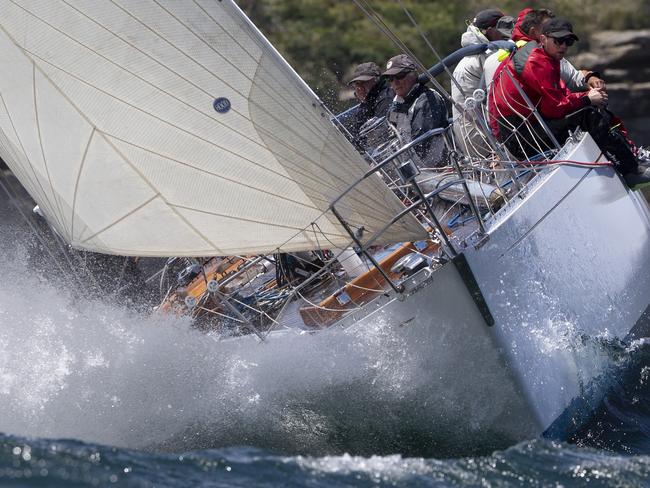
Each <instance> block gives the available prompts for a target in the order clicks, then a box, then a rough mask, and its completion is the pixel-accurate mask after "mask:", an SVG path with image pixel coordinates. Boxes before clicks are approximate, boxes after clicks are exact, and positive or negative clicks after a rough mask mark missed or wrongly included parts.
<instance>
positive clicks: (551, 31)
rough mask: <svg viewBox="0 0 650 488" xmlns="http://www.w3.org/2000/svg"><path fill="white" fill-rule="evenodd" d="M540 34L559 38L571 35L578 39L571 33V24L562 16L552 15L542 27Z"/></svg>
mask: <svg viewBox="0 0 650 488" xmlns="http://www.w3.org/2000/svg"><path fill="white" fill-rule="evenodd" d="M542 34H544V35H545V36H549V37H555V38H556V39H560V38H563V37H572V38H573V39H575V40H576V41H579V40H580V39H578V36H576V35H575V34H574V33H573V25H572V24H571V22H569V21H568V20H567V19H565V18H564V17H554V18H552V19H550V20H548V21H547V22H546V23H545V24H544V26H543V27H542Z"/></svg>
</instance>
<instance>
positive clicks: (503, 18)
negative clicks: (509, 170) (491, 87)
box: [451, 9, 514, 156]
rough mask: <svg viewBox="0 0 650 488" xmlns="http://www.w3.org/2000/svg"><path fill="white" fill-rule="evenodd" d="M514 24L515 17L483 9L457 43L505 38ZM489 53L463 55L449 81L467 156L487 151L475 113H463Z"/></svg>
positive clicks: (479, 84) (479, 83)
mask: <svg viewBox="0 0 650 488" xmlns="http://www.w3.org/2000/svg"><path fill="white" fill-rule="evenodd" d="M513 27H514V19H513V18H512V17H510V16H507V15H504V14H503V13H502V12H500V11H499V10H496V9H487V10H482V11H480V12H479V13H477V14H476V16H475V17H474V20H473V21H472V23H471V24H470V25H469V26H468V27H467V31H466V32H464V33H463V35H462V36H461V40H460V44H461V46H462V47H466V46H469V45H472V44H487V43H488V42H491V41H498V40H504V39H508V38H509V37H510V34H511V33H512V29H513ZM489 54H490V53H489V52H484V53H481V54H475V55H472V56H466V57H464V58H463V59H461V60H460V62H459V63H458V64H457V65H456V68H455V69H454V72H453V75H452V76H453V78H454V79H453V80H452V83H451V98H452V101H453V104H452V111H453V116H454V133H455V135H456V141H457V143H458V144H459V146H460V147H461V149H462V150H463V152H465V153H466V154H468V155H471V156H479V155H482V154H484V153H486V151H487V144H486V143H485V141H484V138H483V136H482V134H480V133H479V132H478V130H477V127H476V122H475V114H474V113H473V112H465V110H464V108H463V107H464V104H465V99H466V98H468V97H472V96H473V94H474V90H476V89H478V88H481V87H482V80H483V65H484V63H485V60H486V58H487V57H488V55H489Z"/></svg>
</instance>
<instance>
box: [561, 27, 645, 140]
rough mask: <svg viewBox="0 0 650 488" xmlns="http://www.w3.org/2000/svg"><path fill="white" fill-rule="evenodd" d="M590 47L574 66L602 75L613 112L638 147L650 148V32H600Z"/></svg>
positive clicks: (590, 40)
mask: <svg viewBox="0 0 650 488" xmlns="http://www.w3.org/2000/svg"><path fill="white" fill-rule="evenodd" d="M589 46H590V50H589V51H588V52H582V53H579V54H577V55H575V56H573V57H572V58H571V62H572V63H573V64H574V65H575V67H576V68H578V69H589V70H594V71H599V72H600V73H601V74H602V76H603V78H604V80H605V81H606V83H607V92H608V93H609V107H610V109H611V110H612V111H613V112H614V113H616V114H617V115H619V116H620V117H621V118H622V119H623V121H624V122H625V124H626V126H627V127H628V129H629V130H630V132H631V135H632V137H633V139H634V140H635V141H636V142H637V144H641V145H650V29H643V30H626V31H611V30H610V31H602V32H598V33H596V34H593V35H592V36H591V37H590V39H589Z"/></svg>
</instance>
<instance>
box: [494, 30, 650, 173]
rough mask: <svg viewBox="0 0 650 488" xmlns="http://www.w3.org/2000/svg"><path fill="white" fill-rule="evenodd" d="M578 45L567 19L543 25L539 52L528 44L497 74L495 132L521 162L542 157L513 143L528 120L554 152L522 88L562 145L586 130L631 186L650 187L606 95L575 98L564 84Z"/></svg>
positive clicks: (532, 131) (584, 94)
mask: <svg viewBox="0 0 650 488" xmlns="http://www.w3.org/2000/svg"><path fill="white" fill-rule="evenodd" d="M577 40H578V36H577V35H575V34H574V32H573V25H572V24H571V23H570V22H569V21H568V20H567V19H565V18H562V17H554V18H552V19H550V20H548V21H547V22H546V23H545V24H544V25H543V27H542V34H541V35H540V37H539V46H535V45H532V44H530V46H529V45H528V44H527V45H526V46H525V47H524V48H522V49H519V50H518V51H516V52H515V54H514V55H513V56H512V58H511V59H510V60H509V61H508V62H504V63H503V64H502V65H501V66H500V67H499V68H498V69H497V72H496V73H495V79H494V82H493V85H492V88H491V89H490V96H489V109H490V118H491V120H490V124H491V126H492V128H493V131H494V132H495V134H496V135H497V137H499V138H500V139H501V140H502V141H505V142H506V146H508V149H510V151H511V152H512V153H513V154H514V155H515V156H517V157H532V156H533V155H534V154H536V153H537V152H539V150H538V149H537V148H536V147H535V146H533V145H529V146H526V145H519V144H517V143H515V142H513V138H512V137H511V136H512V127H519V126H521V123H522V119H525V120H527V121H528V126H527V127H529V130H530V136H531V138H536V139H538V140H540V141H543V142H544V143H545V144H546V145H547V146H548V147H552V146H551V144H550V141H548V137H547V136H546V135H545V133H544V131H543V130H542V129H541V127H540V126H539V124H537V123H536V122H535V121H534V117H531V114H532V109H531V108H530V107H529V106H528V103H527V102H528V100H525V99H524V97H523V96H522V94H521V93H520V88H519V86H517V85H515V82H516V83H518V84H519V85H520V86H521V89H523V91H524V92H525V94H526V97H527V98H528V99H529V100H530V102H531V103H532V105H533V106H534V107H536V109H537V111H538V112H539V113H540V114H541V116H542V117H543V118H544V119H545V122H546V124H547V125H548V127H549V129H550V130H551V132H552V133H553V135H554V137H555V138H556V139H557V141H559V143H560V144H562V143H563V142H564V141H565V140H566V138H567V137H568V135H569V132H570V131H574V130H575V129H576V128H578V127H580V128H581V129H582V130H584V131H587V132H589V133H590V134H591V136H592V137H593V138H594V140H595V141H596V143H597V144H598V146H599V147H600V148H601V150H602V151H603V152H604V153H605V154H606V156H607V157H608V158H609V159H610V160H611V161H612V162H613V163H614V165H615V167H616V169H617V170H618V171H619V172H620V174H621V175H623V177H624V178H625V180H626V182H627V183H628V185H630V186H636V185H640V184H645V183H648V182H650V169H647V168H643V167H639V163H638V161H637V158H636V156H635V155H634V150H633V146H632V145H631V144H630V142H629V141H627V140H626V137H625V134H624V133H622V132H621V131H620V130H619V129H618V127H620V121H619V120H618V119H617V118H616V117H615V116H614V114H612V113H611V112H609V111H608V110H606V107H607V93H606V92H605V90H604V89H602V88H591V89H590V90H589V91H587V92H578V93H573V92H571V91H570V90H569V89H568V88H567V86H566V84H565V83H564V82H563V81H562V79H561V75H560V61H561V60H562V58H564V56H565V55H566V53H567V50H568V49H569V47H570V46H571V45H573V43H574V42H575V41H577ZM526 47H529V48H528V49H526ZM506 71H507V72H506ZM515 80H516V81H515ZM513 124H516V125H513ZM509 143H510V144H509ZM522 150H523V151H525V154H522ZM529 153H530V154H529Z"/></svg>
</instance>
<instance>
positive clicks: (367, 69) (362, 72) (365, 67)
mask: <svg viewBox="0 0 650 488" xmlns="http://www.w3.org/2000/svg"><path fill="white" fill-rule="evenodd" d="M380 74H381V72H380V71H379V66H377V63H372V62H370V63H361V64H360V65H358V66H357V67H356V68H354V72H353V73H352V79H351V80H350V81H348V85H350V84H351V83H354V82H355V81H368V80H372V79H373V78H377V77H378V76H379V75H380Z"/></svg>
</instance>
